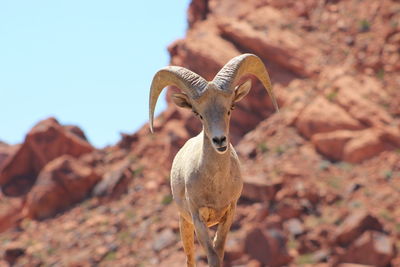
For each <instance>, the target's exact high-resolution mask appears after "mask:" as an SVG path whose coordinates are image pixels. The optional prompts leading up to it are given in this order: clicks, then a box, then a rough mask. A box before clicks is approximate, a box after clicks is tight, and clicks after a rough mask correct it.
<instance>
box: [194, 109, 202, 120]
mask: <svg viewBox="0 0 400 267" xmlns="http://www.w3.org/2000/svg"><path fill="white" fill-rule="evenodd" d="M193 113H194V115H196V116H198V117H200V119H201V120H202V119H203V116H201V115H200V114H199V113H198V112H197V111H196V110H193Z"/></svg>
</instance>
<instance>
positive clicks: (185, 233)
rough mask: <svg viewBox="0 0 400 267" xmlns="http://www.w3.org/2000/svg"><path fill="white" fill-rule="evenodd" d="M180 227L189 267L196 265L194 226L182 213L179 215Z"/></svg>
mask: <svg viewBox="0 0 400 267" xmlns="http://www.w3.org/2000/svg"><path fill="white" fill-rule="evenodd" d="M179 229H180V232H181V239H182V243H183V250H184V251H185V254H186V264H187V267H194V266H195V262H194V227H193V224H191V223H190V222H188V221H187V220H185V218H183V216H182V215H180V217H179Z"/></svg>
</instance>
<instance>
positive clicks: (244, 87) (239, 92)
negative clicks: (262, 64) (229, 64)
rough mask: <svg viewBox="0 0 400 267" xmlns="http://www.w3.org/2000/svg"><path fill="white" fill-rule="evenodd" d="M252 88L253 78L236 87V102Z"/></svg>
mask: <svg viewBox="0 0 400 267" xmlns="http://www.w3.org/2000/svg"><path fill="white" fill-rule="evenodd" d="M250 88H251V80H247V81H246V82H244V83H242V84H241V85H239V86H236V88H235V99H234V100H233V101H234V102H238V101H240V100H241V99H242V98H243V97H245V96H246V95H247V94H248V93H249V91H250Z"/></svg>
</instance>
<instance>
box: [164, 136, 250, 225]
mask: <svg viewBox="0 0 400 267" xmlns="http://www.w3.org/2000/svg"><path fill="white" fill-rule="evenodd" d="M242 185H243V182H242V177H241V174H240V167H239V159H238V157H237V155H236V152H235V150H234V148H233V146H232V145H229V151H227V153H225V154H222V155H221V154H218V153H217V152H216V151H215V149H214V148H213V147H212V145H211V144H210V143H209V139H208V138H204V133H203V132H201V133H200V134H199V135H197V136H196V137H193V138H191V139H189V140H188V141H187V142H186V144H185V145H184V146H183V147H182V148H181V150H179V152H178V153H177V155H176V157H175V159H174V161H173V163H172V169H171V189H172V194H173V197H174V200H175V202H176V203H177V205H178V207H179V210H180V212H181V214H182V216H183V217H184V218H185V219H186V220H187V221H189V222H191V223H193V222H192V216H191V211H193V210H194V209H198V210H200V209H202V211H203V212H204V213H207V211H205V208H207V209H208V211H209V212H208V213H209V214H210V216H209V217H210V218H202V219H203V220H204V222H206V223H207V225H208V226H212V225H215V224H217V223H218V222H219V220H220V219H221V218H222V217H223V216H224V215H225V213H226V210H227V209H228V207H229V206H230V205H231V204H232V203H234V204H235V203H236V201H237V199H238V198H239V196H240V193H241V190H242ZM191 206H192V207H191ZM204 215H205V214H204Z"/></svg>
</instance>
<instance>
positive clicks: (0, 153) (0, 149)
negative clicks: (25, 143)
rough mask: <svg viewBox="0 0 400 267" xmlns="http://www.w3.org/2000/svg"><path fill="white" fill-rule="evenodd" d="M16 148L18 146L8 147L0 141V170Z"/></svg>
mask: <svg viewBox="0 0 400 267" xmlns="http://www.w3.org/2000/svg"><path fill="white" fill-rule="evenodd" d="M18 147H19V145H8V144H6V143H4V142H1V141H0V170H1V168H2V165H3V164H5V163H6V161H7V159H8V158H10V157H11V156H12V155H13V154H14V153H15V152H16V151H17V149H18Z"/></svg>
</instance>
